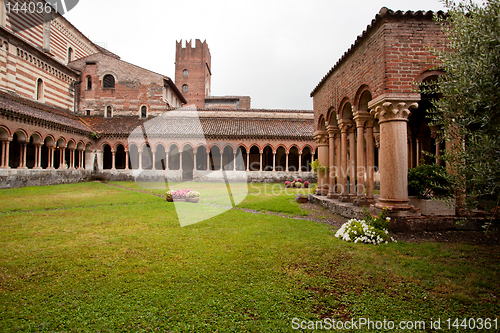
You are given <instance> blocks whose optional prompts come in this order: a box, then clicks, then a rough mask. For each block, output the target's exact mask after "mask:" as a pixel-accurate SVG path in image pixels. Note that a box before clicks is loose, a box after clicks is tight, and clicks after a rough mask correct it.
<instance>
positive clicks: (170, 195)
mask: <svg viewBox="0 0 500 333" xmlns="http://www.w3.org/2000/svg"><path fill="white" fill-rule="evenodd" d="M165 197H166V199H167V202H174V198H173V197H172V191H167V193H166V195H165Z"/></svg>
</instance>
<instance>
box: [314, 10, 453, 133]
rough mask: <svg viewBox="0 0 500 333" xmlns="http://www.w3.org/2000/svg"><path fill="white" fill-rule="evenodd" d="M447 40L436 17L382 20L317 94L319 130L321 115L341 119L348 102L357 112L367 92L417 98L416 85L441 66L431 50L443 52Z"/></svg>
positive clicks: (357, 42) (316, 116)
mask: <svg viewBox="0 0 500 333" xmlns="http://www.w3.org/2000/svg"><path fill="white" fill-rule="evenodd" d="M445 40H446V38H445V36H444V35H443V33H442V31H441V28H440V27H439V26H438V25H437V24H436V23H435V22H434V21H433V20H432V17H430V16H427V15H425V16H424V15H418V16H403V15H397V14H387V15H385V16H384V17H380V16H377V19H376V21H375V22H374V23H373V25H372V26H371V28H369V29H368V30H367V32H365V33H364V34H363V36H362V37H360V38H359V39H358V40H357V41H356V43H355V45H354V46H353V47H351V49H350V50H349V51H347V52H346V54H345V55H344V56H343V58H342V59H341V60H339V62H338V63H337V64H336V65H335V67H334V68H333V69H332V71H331V73H330V75H329V76H328V78H326V79H325V80H324V82H323V83H322V84H321V85H320V86H319V87H317V88H316V90H315V91H314V92H313V94H312V95H313V100H314V111H315V129H318V122H319V118H320V117H321V115H323V116H324V117H326V116H327V113H328V110H330V109H334V110H336V112H337V113H339V112H340V108H341V107H342V106H341V103H343V101H345V100H348V101H349V102H351V104H352V105H353V106H357V105H356V104H357V103H358V102H359V101H357V100H356V98H357V92H359V90H360V88H362V87H363V86H367V87H368V89H369V90H370V92H371V94H372V98H376V97H378V96H380V95H382V94H385V93H409V92H413V90H414V88H415V87H414V85H413V84H412V82H413V81H415V80H417V78H418V77H419V75H420V74H422V72H424V71H425V70H427V69H429V68H431V67H433V66H434V65H435V56H433V55H432V54H431V52H430V51H428V49H427V48H428V47H434V48H440V47H442V45H443V43H444V42H445Z"/></svg>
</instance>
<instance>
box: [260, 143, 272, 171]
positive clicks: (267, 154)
mask: <svg viewBox="0 0 500 333" xmlns="http://www.w3.org/2000/svg"><path fill="white" fill-rule="evenodd" d="M273 152H274V149H273V147H272V146H271V144H267V145H266V146H265V147H264V149H263V150H262V170H263V171H273V160H274V154H273Z"/></svg>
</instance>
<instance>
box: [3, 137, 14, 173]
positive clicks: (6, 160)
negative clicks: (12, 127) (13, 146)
mask: <svg viewBox="0 0 500 333" xmlns="http://www.w3.org/2000/svg"><path fill="white" fill-rule="evenodd" d="M11 141H12V140H6V141H2V146H3V149H2V150H3V156H2V166H1V167H2V169H10V166H9V153H10V152H9V150H10V142H11Z"/></svg>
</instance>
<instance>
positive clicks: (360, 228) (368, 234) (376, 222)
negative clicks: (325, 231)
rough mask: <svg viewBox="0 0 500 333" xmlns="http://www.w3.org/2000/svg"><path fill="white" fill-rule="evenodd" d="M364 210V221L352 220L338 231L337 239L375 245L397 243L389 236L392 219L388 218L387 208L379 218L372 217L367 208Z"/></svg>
mask: <svg viewBox="0 0 500 333" xmlns="http://www.w3.org/2000/svg"><path fill="white" fill-rule="evenodd" d="M363 210H364V213H365V216H364V218H363V219H362V220H357V219H350V220H349V221H347V222H346V223H344V224H343V225H342V226H341V227H340V229H339V230H337V232H336V233H335V237H337V238H340V239H342V240H344V241H346V242H354V243H365V244H374V245H379V244H383V243H385V244H388V243H389V242H396V241H395V240H394V239H393V238H392V237H391V236H389V230H388V228H389V222H390V221H391V218H390V217H387V211H388V209H387V208H384V209H383V210H382V212H381V213H380V214H379V215H378V216H372V215H371V214H370V213H369V212H368V211H367V210H366V208H364V209H363Z"/></svg>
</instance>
